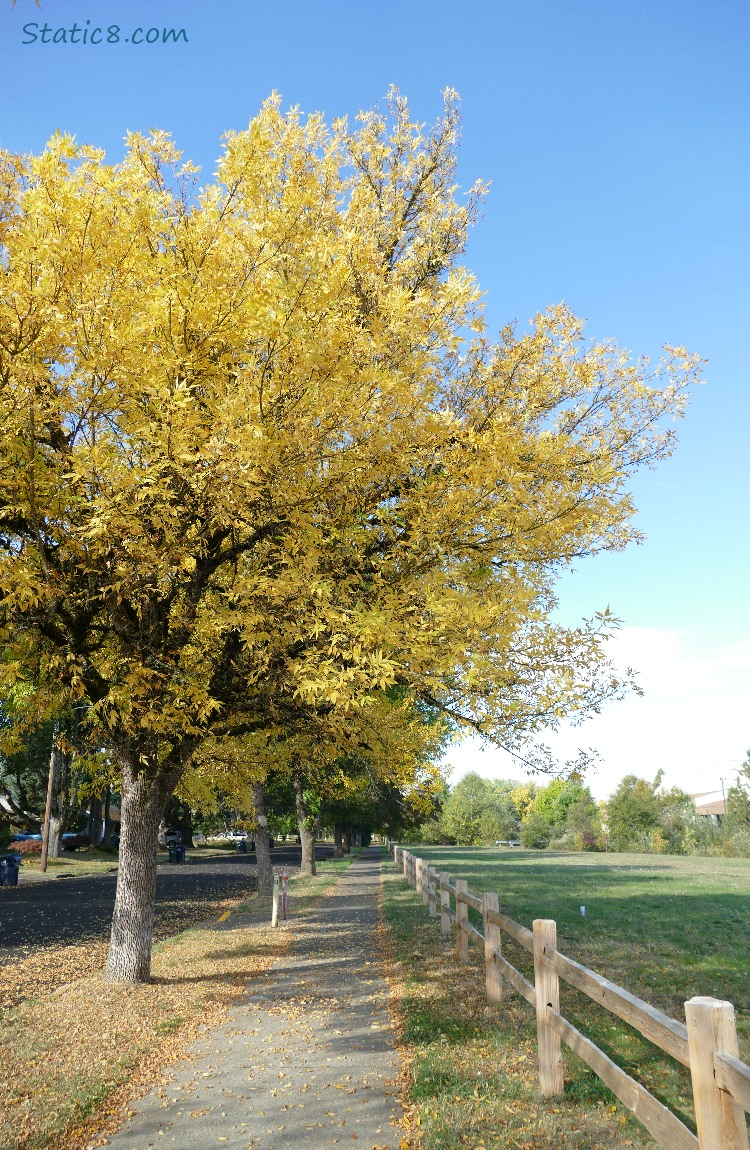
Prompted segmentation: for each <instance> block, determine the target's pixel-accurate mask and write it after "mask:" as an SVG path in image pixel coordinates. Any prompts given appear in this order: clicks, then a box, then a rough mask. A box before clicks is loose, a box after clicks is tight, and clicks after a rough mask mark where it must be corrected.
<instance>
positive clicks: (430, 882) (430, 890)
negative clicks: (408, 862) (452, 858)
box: [427, 867, 437, 918]
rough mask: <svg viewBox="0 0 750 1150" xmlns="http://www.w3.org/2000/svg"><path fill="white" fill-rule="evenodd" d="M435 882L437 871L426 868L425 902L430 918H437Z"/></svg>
mask: <svg viewBox="0 0 750 1150" xmlns="http://www.w3.org/2000/svg"><path fill="white" fill-rule="evenodd" d="M436 882H437V871H435V870H433V868H432V867H428V868H427V901H428V904H429V908H430V918H437V892H436V889H435V886H436Z"/></svg>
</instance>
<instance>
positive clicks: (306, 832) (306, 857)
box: [294, 775, 317, 875]
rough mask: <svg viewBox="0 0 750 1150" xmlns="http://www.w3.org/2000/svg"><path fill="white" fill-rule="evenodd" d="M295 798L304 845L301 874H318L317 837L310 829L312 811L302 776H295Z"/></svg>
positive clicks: (300, 833)
mask: <svg viewBox="0 0 750 1150" xmlns="http://www.w3.org/2000/svg"><path fill="white" fill-rule="evenodd" d="M294 798H295V803H296V807H297V826H298V827H299V837H300V842H301V843H302V865H301V868H300V873H301V874H310V875H312V874H316V873H317V872H316V870H315V836H314V835H313V832H312V829H311V827H310V811H309V809H308V806H307V803H306V802H305V795H304V790H303V787H302V776H301V775H295V776H294Z"/></svg>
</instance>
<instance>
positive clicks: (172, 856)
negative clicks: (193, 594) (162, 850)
mask: <svg viewBox="0 0 750 1150" xmlns="http://www.w3.org/2000/svg"><path fill="white" fill-rule="evenodd" d="M178 849H179V848H178V846H177V843H168V844H167V850H168V851H169V861H170V862H171V863H173V862H177V851H178Z"/></svg>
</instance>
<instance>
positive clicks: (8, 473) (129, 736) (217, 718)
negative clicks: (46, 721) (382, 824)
mask: <svg viewBox="0 0 750 1150" xmlns="http://www.w3.org/2000/svg"><path fill="white" fill-rule="evenodd" d="M458 134H459V116H458V106H457V99H456V97H455V94H454V93H452V92H448V93H446V96H445V109H444V112H443V115H442V116H441V117H440V118H439V120H438V121H437V122H436V124H435V125H434V127H432V128H431V129H425V128H424V126H421V125H418V124H415V123H413V122H412V121H411V119H410V116H409V111H408V108H407V106H406V102H405V101H404V100H403V98H402V97H400V96H399V95H398V94H396V93H392V95H391V98H390V100H389V104H388V108H387V109H386V111H385V112H382V113H381V112H380V111H378V110H373V111H370V112H366V113H363V114H362V115H360V116H359V117H358V119H357V121H356V122H355V123H354V124H353V125H349V124H348V123H347V122H346V121H344V120H340V121H336V122H334V123H333V124H332V125H330V126H328V125H326V124H325V122H324V121H323V119H322V117H321V116H318V115H313V116H310V117H308V118H304V117H303V116H302V115H301V114H300V113H299V112H298V111H297V110H292V111H291V112H288V113H284V112H283V111H282V109H281V104H280V100H279V99H278V98H277V97H275V96H274V97H272V98H271V99H270V100H268V101H267V102H266V103H265V104H264V106H263V108H262V109H261V111H260V113H259V115H258V116H257V117H256V118H255V119H254V120H253V121H252V122H251V124H250V126H249V128H248V129H247V130H246V131H243V132H238V133H232V134H230V135H228V136H227V137H226V138H225V140H224V151H223V155H222V158H221V160H220V163H219V167H218V172H217V176H216V179H215V181H214V182H213V183H209V184H206V185H203V186H199V185H198V182H197V174H196V172H195V170H194V168H193V167H192V166H191V165H190V164H181V161H180V157H179V154H178V153H177V151H176V149H175V146H174V145H173V143H172V142H171V140H170V139H169V137H168V136H167V135H166V134H165V133H162V132H154V133H152V134H151V135H150V136H149V137H143V136H140V135H130V136H129V137H128V138H127V144H126V150H125V155H124V159H123V160H122V161H121V162H119V163H116V164H108V163H106V162H105V157H104V155H103V153H102V152H101V151H99V150H97V149H95V148H93V147H88V146H81V145H79V144H77V143H75V141H74V140H72V139H70V138H68V137H63V136H58V137H55V138H54V139H53V140H51V141H50V143H49V145H48V147H47V148H46V150H45V151H44V153H43V154H42V155H39V156H15V155H10V154H7V153H2V154H1V155H0V277H1V280H2V291H1V293H0V635H1V636H2V640H3V643H4V645H5V647H6V658H5V659H4V661H3V662H2V664H1V665H0V674H2V676H3V681H4V683H5V684H8V683H14V682H18V681H19V680H20V681H23V682H24V683H25V684H27V686H28V687H29V688H30V690H29V692H28V695H27V697H28V698H30V699H31V700H32V704H33V705H34V706H35V707H36V714H37V715H38V714H40V713H43V712H45V713H51V710H52V708H54V707H57V706H60V705H63V704H65V705H67V704H69V703H70V702H71V701H74V702H75V703H76V704H77V705H79V706H81V705H85V707H86V721H87V723H88V726H89V730H90V733H91V737H92V739H94V741H95V742H96V743H97V745H100V746H106V747H107V748H109V749H110V750H111V752H112V754H113V756H115V757H116V759H117V761H118V762H119V764H120V768H121V771H122V820H123V821H122V838H121V863H120V868H119V874H118V890H117V898H116V905H115V910H114V916H113V926H112V938H111V945H110V952H109V958H108V966H107V977H109V978H111V979H122V980H138V979H143V978H147V977H148V974H149V965H150V939H151V927H152V923H153V904H154V890H155V870H154V866H155V862H154V850H153V844H154V841H155V836H156V830H157V826H158V823H159V820H160V818H161V815H162V812H163V809H164V805H165V803H166V801H167V799H168V797H169V795H170V794H171V793H172V792H173V791H174V789H175V787H176V786H177V785H178V783H179V781H180V779H181V777H182V776H183V775H184V772H185V771H186V770H187V768H188V766H189V764H190V762H191V760H192V759H193V757H194V756H195V754H196V753H197V752H198V750H199V748H200V747H201V746H202V745H203V744H204V742H205V740H206V739H208V738H221V737H229V736H231V737H237V736H240V735H242V734H246V733H248V732H252V731H270V732H271V733H274V734H278V733H280V732H283V731H284V730H285V729H288V728H289V725H290V724H291V726H292V728H293V729H294V730H298V729H300V724H304V722H305V721H307V720H311V721H315V722H322V721H324V722H325V724H326V729H327V731H328V732H329V737H330V738H331V739H332V740H335V739H336V738H338V737H339V736H341V738H343V739H345V737H346V729H347V725H348V724H349V723H350V720H351V714H352V712H356V711H358V710H359V709H362V708H364V707H366V706H368V705H369V701H370V699H371V697H372V694H373V692H378V691H382V690H383V689H386V688H388V687H389V686H390V685H393V684H397V685H399V686H400V688H401V689H402V690H403V691H404V692H407V693H409V692H410V693H412V695H413V696H414V697H420V698H422V699H423V700H425V701H426V702H427V703H428V704H430V705H432V706H435V707H437V708H439V709H442V710H444V711H445V712H446V713H448V714H450V715H451V716H452V717H453V718H454V720H456V721H458V722H461V723H465V724H469V725H471V726H472V727H474V728H475V729H478V730H480V731H482V732H483V733H485V734H487V735H488V736H489V737H492V738H495V739H497V740H501V741H505V742H512V741H513V740H517V739H523V738H527V737H528V736H530V735H533V734H534V732H536V731H537V730H539V729H541V728H542V727H543V726H545V725H548V724H550V723H554V722H556V721H558V720H559V718H560V717H561V716H563V715H566V714H570V713H571V712H573V713H585V712H586V711H587V710H590V709H591V708H594V707H597V706H599V705H600V703H601V702H602V700H603V699H604V698H606V697H608V696H610V695H616V694H617V693H618V692H619V691H620V689H621V684H620V683H619V682H618V681H617V680H616V678H615V677H613V675H612V673H611V671H610V669H609V667H608V665H607V662H606V659H605V656H604V650H603V635H604V634H606V630H607V622H608V620H607V618H606V617H604V618H600V619H599V620H595V621H594V622H592V623H589V624H586V623H583V624H582V625H581V626H580V627H579V628H576V629H572V630H566V629H565V628H562V627H560V626H558V625H556V624H554V623H552V622H551V621H550V609H551V608H552V607H553V605H554V580H555V578H556V576H557V575H558V573H559V572H560V571H562V570H563V569H564V568H565V567H566V565H568V564H570V562H571V561H572V560H573V559H574V558H575V557H576V556H578V555H581V554H583V553H590V552H593V551H596V550H599V549H612V548H620V547H623V546H624V545H625V544H626V543H627V542H628V540H630V539H632V538H633V537H634V534H635V532H634V530H633V528H632V526H631V524H630V518H631V515H632V511H633V508H632V505H631V501H630V497H629V495H628V493H627V491H628V479H629V476H630V475H631V473H632V472H633V470H634V469H635V468H637V467H639V466H641V465H644V464H650V463H651V462H653V461H654V460H656V459H658V458H659V457H660V456H662V455H664V454H665V453H666V452H667V451H668V450H669V447H670V442H671V436H672V431H671V429H670V428H669V426H667V425H666V424H665V420H669V419H671V418H672V417H673V416H674V415H676V414H679V412H680V410H681V406H682V401H683V395H684V388H685V385H686V384H687V383H688V382H689V381H690V379H691V378H692V377H693V376H694V375H695V373H696V371H697V365H696V362H695V360H694V359H693V358H691V357H689V356H687V355H686V353H685V352H684V351H683V350H681V349H674V350H670V351H668V352H667V356H666V360H665V362H664V363H663V364H660V365H657V367H656V368H655V369H653V370H652V369H651V368H650V367H649V365H648V364H646V363H645V362H642V361H639V362H632V361H630V360H629V359H628V358H627V356H625V355H624V354H623V353H621V352H620V351H619V350H618V349H617V348H615V347H614V346H611V345H609V344H604V345H588V344H586V343H585V342H584V340H583V334H582V328H581V324H580V322H579V321H578V320H576V319H575V317H573V316H572V315H570V314H569V312H568V311H567V310H566V309H565V308H563V307H556V308H553V309H551V310H549V311H546V312H542V313H541V314H540V315H539V316H538V317H537V319H536V320H535V322H534V323H533V325H532V326H531V328H530V330H529V331H528V332H526V333H521V334H518V333H516V332H515V331H514V330H513V329H511V328H508V329H506V330H505V331H503V332H502V334H501V337H500V339H499V341H497V342H492V341H491V340H490V339H489V337H488V336H487V333H486V331H485V325H484V321H483V318H482V310H481V305H480V292H479V288H478V286H477V284H476V283H475V281H474V280H473V278H472V277H471V275H470V274H469V273H468V272H467V271H465V270H464V269H463V268H462V267H461V265H460V257H461V254H462V251H463V248H464V244H465V239H466V234H467V229H468V228H469V226H470V225H471V224H472V222H473V221H474V218H475V215H476V210H477V205H478V202H479V200H480V199H481V197H482V195H483V192H484V189H483V188H482V187H481V186H477V187H475V188H474V189H473V190H472V191H471V192H470V193H469V194H468V195H464V194H463V193H461V192H459V190H458V189H457V187H456V149H457V143H458ZM1 691H2V684H0V692H1Z"/></svg>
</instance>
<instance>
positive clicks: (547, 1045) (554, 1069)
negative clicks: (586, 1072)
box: [534, 918, 563, 1098]
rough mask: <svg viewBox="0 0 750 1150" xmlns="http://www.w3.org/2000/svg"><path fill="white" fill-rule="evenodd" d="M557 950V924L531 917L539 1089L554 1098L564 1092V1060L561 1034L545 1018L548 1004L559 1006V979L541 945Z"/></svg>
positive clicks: (544, 1095) (550, 920)
mask: <svg viewBox="0 0 750 1150" xmlns="http://www.w3.org/2000/svg"><path fill="white" fill-rule="evenodd" d="M545 946H549V947H550V948H551V949H553V950H557V924H556V923H555V922H554V920H553V919H551V918H535V919H534V985H535V989H536V996H535V997H536V1034H537V1047H538V1050H539V1090H540V1092H541V1094H542V1096H543V1097H545V1098H553V1097H555V1096H557V1095H560V1094H562V1092H563V1060H562V1050H561V1049H560V1036H559V1034H556V1033H555V1031H554V1030H553V1029H552V1027H551V1026H550V1025H549V1024H548V1022H547V1007H548V1006H551V1007H552V1009H553V1010H556V1011H558V1012H559V1010H560V982H559V979H558V977H557V972H556V971H554V970H553V969H552V967H551V966H550V964H549V963H548V962H547V961H546V960H545V957H544V948H545Z"/></svg>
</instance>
